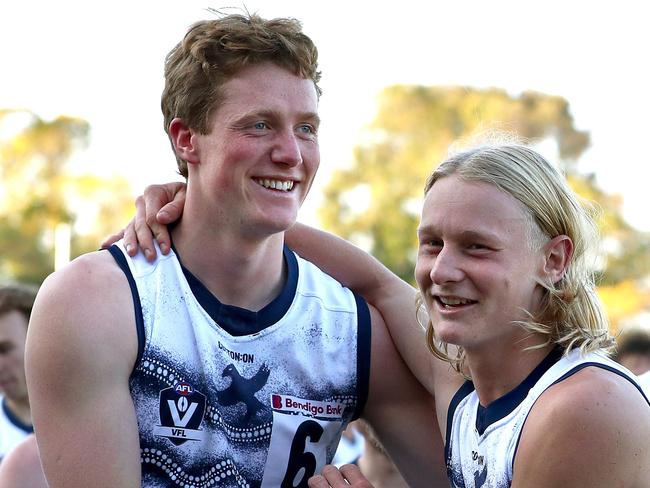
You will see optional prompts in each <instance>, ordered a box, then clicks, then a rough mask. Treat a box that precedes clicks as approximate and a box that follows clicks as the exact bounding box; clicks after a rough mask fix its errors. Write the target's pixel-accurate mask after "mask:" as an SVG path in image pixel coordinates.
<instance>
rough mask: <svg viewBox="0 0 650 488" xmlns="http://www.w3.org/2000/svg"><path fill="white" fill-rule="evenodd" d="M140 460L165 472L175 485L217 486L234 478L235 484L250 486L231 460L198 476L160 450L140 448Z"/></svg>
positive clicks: (193, 486)
mask: <svg viewBox="0 0 650 488" xmlns="http://www.w3.org/2000/svg"><path fill="white" fill-rule="evenodd" d="M140 462H141V463H143V464H151V465H155V466H157V467H158V468H159V469H161V470H162V471H164V472H165V473H166V474H167V477H168V479H169V480H171V481H172V482H173V483H174V484H175V485H176V486H181V487H183V488H204V487H209V486H219V483H220V482H221V481H223V480H225V479H228V478H230V479H234V480H235V481H236V483H237V486H239V487H241V488H250V485H249V484H248V483H247V482H246V480H245V479H244V478H243V477H242V476H241V475H240V474H239V471H238V470H237V467H236V466H234V465H233V463H232V461H230V460H229V459H228V460H225V461H221V462H220V463H218V464H217V465H216V466H212V467H211V468H210V469H209V470H208V471H207V472H206V473H205V474H202V475H200V476H195V475H190V474H187V473H186V472H185V471H183V468H181V467H180V466H179V465H178V463H176V462H173V461H172V459H171V458H170V457H168V456H167V455H166V454H164V453H163V452H162V451H160V450H155V449H148V448H144V449H142V450H141V456H140Z"/></svg>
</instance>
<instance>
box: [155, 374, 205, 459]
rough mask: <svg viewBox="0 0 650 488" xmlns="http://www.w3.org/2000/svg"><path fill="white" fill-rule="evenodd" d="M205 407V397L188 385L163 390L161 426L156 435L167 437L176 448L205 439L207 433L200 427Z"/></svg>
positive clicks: (158, 427)
mask: <svg viewBox="0 0 650 488" xmlns="http://www.w3.org/2000/svg"><path fill="white" fill-rule="evenodd" d="M205 407H206V399H205V395H203V393H201V392H200V391H198V390H196V389H195V388H193V387H192V385H190V384H188V383H177V384H176V385H174V386H172V387H169V388H165V389H164V390H161V391H160V407H159V413H160V425H158V426H156V427H154V434H155V435H157V436H161V437H166V438H167V439H169V441H170V442H171V443H172V444H174V445H176V446H180V445H181V444H184V443H185V442H187V441H199V440H201V439H203V438H204V436H205V432H204V431H203V430H201V428H200V427H201V423H202V422H203V416H204V414H205Z"/></svg>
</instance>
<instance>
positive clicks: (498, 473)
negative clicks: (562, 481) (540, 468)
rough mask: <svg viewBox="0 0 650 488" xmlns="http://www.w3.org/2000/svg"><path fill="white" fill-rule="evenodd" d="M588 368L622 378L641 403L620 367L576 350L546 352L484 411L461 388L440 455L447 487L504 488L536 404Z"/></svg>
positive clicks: (597, 354) (470, 387) (468, 384)
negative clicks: (563, 353) (555, 388)
mask: <svg viewBox="0 0 650 488" xmlns="http://www.w3.org/2000/svg"><path fill="white" fill-rule="evenodd" d="M588 366H595V367H599V368H604V369H607V370H609V371H612V372H614V373H616V374H619V375H621V376H623V377H624V378H626V379H628V380H629V381H630V382H631V383H633V384H634V385H635V386H636V387H637V388H638V389H639V392H640V394H641V395H644V397H645V394H644V393H643V391H642V389H641V387H640V386H639V384H638V383H637V381H636V377H635V376H634V375H633V374H632V373H631V372H630V371H628V370H627V369H625V368H624V367H623V366H621V365H619V364H618V363H616V362H614V361H613V360H611V359H609V358H608V357H607V356H605V355H604V354H602V353H600V352H594V353H589V354H586V355H581V354H580V351H578V350H573V351H571V352H570V353H569V354H568V355H567V356H562V354H561V352H560V351H559V350H556V351H553V352H551V353H550V354H549V355H548V357H546V359H544V361H542V362H541V363H540V364H539V365H538V366H537V368H536V369H535V370H534V371H533V372H532V373H531V374H530V375H529V376H528V378H526V379H525V380H524V381H523V382H522V383H521V384H520V385H519V386H518V387H517V388H515V389H514V390H513V391H511V392H509V393H507V394H506V395H504V396H503V397H501V398H499V399H497V400H495V401H494V402H492V403H491V404H490V405H488V406H487V407H483V406H481V405H480V404H479V401H478V396H477V394H476V391H475V390H474V385H473V384H472V383H471V382H469V381H468V382H466V383H465V384H464V385H463V386H462V387H461V388H460V389H459V390H458V392H457V393H456V395H455V396H454V398H453V399H452V402H451V404H450V406H449V412H448V417H447V440H446V445H445V454H446V459H447V474H448V476H449V480H450V482H451V486H452V487H455V488H481V487H485V488H488V487H489V488H505V487H509V486H510V483H511V482H512V469H513V465H514V459H515V456H516V454H517V446H518V444H519V438H520V435H521V431H522V428H523V426H524V423H525V422H526V418H527V417H528V414H529V412H530V410H531V409H532V407H533V405H534V404H535V402H536V400H537V399H538V398H539V397H540V395H541V394H542V393H544V391H546V389H547V388H549V387H550V386H552V385H554V384H556V383H558V382H560V381H562V380H564V379H566V378H568V377H569V376H571V375H572V374H574V373H576V372H577V371H579V370H581V369H582V368H585V367H588ZM646 401H647V398H646Z"/></svg>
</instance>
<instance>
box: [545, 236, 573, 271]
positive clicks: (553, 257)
mask: <svg viewBox="0 0 650 488" xmlns="http://www.w3.org/2000/svg"><path fill="white" fill-rule="evenodd" d="M572 257H573V241H572V240H571V238H570V237H569V236H565V235H559V236H555V237H554V238H553V239H551V240H550V241H548V242H547V243H546V244H545V245H544V275H545V276H546V278H547V279H548V280H550V281H551V282H552V283H557V282H558V281H560V280H561V279H562V277H563V276H564V273H565V272H566V270H567V268H568V267H569V264H570V263H571V258H572Z"/></svg>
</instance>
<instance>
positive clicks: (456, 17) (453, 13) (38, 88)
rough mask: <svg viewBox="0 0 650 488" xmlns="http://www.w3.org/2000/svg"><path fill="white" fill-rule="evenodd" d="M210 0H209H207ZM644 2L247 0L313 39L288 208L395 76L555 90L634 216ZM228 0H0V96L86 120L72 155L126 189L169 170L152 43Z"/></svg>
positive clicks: (646, 105) (642, 189)
mask: <svg viewBox="0 0 650 488" xmlns="http://www.w3.org/2000/svg"><path fill="white" fill-rule="evenodd" d="M221 2H223V3H221ZM645 3H646V2H644V1H632V0H619V1H617V2H571V1H566V0H560V1H558V0H547V1H545V2H531V1H526V0H512V1H510V0H507V1H506V0H491V1H489V2H486V1H480V0H477V1H462V0H454V1H449V0H445V1H442V0H426V1H425V0H422V1H415V0H401V1H399V2H395V3H392V2H390V3H389V2H376V1H372V2H365V1H349V0H348V1H345V2H342V1H340V0H330V1H327V2H309V1H304V0H303V1H292V0H249V1H247V2H245V5H246V7H247V8H248V10H249V11H257V12H259V13H260V14H261V15H262V16H264V17H276V16H291V17H295V18H297V19H299V20H301V21H302V22H303V24H304V29H305V32H306V33H307V34H308V35H309V36H310V37H312V39H313V40H314V41H315V42H316V45H317V46H318V48H319V53H320V66H321V70H322V72H323V80H322V87H323V90H324V94H323V97H322V98H321V106H320V111H321V117H322V119H323V126H322V129H321V133H320V141H321V151H322V163H321V170H320V174H319V176H318V180H319V183H320V185H319V184H317V185H315V186H314V188H313V190H312V194H311V196H310V198H309V199H308V200H309V202H308V204H307V205H306V208H305V209H304V211H303V213H302V214H301V220H305V221H311V220H312V219H311V216H312V215H313V210H314V208H315V207H316V206H317V205H318V204H319V203H320V195H319V194H320V191H319V189H320V188H321V186H322V184H324V183H325V182H326V181H327V179H328V173H329V172H330V171H331V170H332V169H333V168H335V167H337V166H339V165H343V164H348V163H349V162H350V160H351V158H352V147H353V145H354V143H355V140H356V139H357V137H358V136H359V133H360V130H361V129H362V127H363V125H364V124H366V123H367V122H369V121H370V120H371V119H372V117H373V115H374V103H375V97H376V95H377V93H378V92H379V91H380V90H381V88H382V87H384V86H387V85H390V84H395V83H417V84H442V85H451V84H457V85H468V86H474V87H489V86H496V87H500V88H504V89H506V90H508V91H509V92H511V93H513V94H518V93H520V92H521V91H522V90H525V89H533V90H537V91H541V92H544V93H548V94H552V95H561V96H563V97H565V98H566V99H567V100H569V102H570V104H571V111H572V114H573V116H574V118H575V121H576V125H577V126H578V128H580V129H583V130H588V131H590V133H591V138H592V146H591V149H590V150H589V151H588V152H587V153H586V154H585V155H584V156H583V158H582V159H581V161H580V166H579V167H580V168H581V169H583V170H589V171H596V174H597V178H598V181H599V182H600V184H601V185H602V186H603V187H604V188H605V189H606V190H607V191H609V192H616V193H621V194H622V195H623V196H624V211H625V215H626V216H627V218H628V220H629V221H630V222H631V223H632V224H634V225H636V226H637V227H640V228H642V229H646V230H650V214H649V213H647V212H646V211H645V208H647V206H648V204H647V201H648V198H647V197H646V193H647V192H648V188H647V184H646V178H645V176H646V175H647V168H648V167H650V161H649V159H650V157H649V156H648V154H649V152H648V151H647V149H645V147H646V146H644V144H645V142H644V141H645V140H646V138H647V137H648V136H647V127H648V123H647V120H648V117H649V116H650V115H649V114H650V74H649V73H648V71H649V70H648V69H647V65H648V59H649V55H648V53H649V46H650V30H648V29H647V19H648V15H647V13H646V12H645V10H644V9H643V8H642V6H643V5H644V4H645ZM241 5H242V2H241V0H233V1H228V2H224V0H217V3H210V0H182V1H180V0H175V1H170V0H157V1H151V0H130V1H128V2H127V1H125V0H113V1H111V2H101V3H100V2H91V1H90V2H89V1H84V2H81V1H73V0H60V1H45V0H43V1H36V2H35V1H30V0H22V1H21V2H5V3H4V4H3V6H2V7H0V52H1V56H0V59H1V60H2V68H1V74H0V108H27V109H30V110H32V111H34V112H36V113H37V114H38V115H40V116H41V117H43V118H46V119H49V118H53V117H55V116H57V115H59V114H67V115H73V116H78V117H82V118H84V119H86V120H88V122H90V124H91V126H92V139H91V143H90V147H89V148H88V150H87V151H86V152H85V153H84V154H83V155H82V156H81V157H80V158H79V160H80V161H82V162H83V163H84V164H92V168H93V169H94V170H96V171H98V172H101V173H103V174H110V173H119V174H124V175H128V176H129V178H130V179H131V181H132V182H133V187H134V190H135V191H138V192H139V191H141V190H142V189H143V188H144V186H145V185H146V184H147V183H153V182H164V181H169V180H173V179H176V178H177V177H176V176H175V168H176V164H175V161H174V158H173V156H172V152H171V149H170V148H169V143H168V141H167V138H166V136H165V134H164V132H163V130H162V116H161V113H160V103H159V101H160V92H161V90H162V85H163V81H162V68H163V59H164V56H165V54H166V53H167V52H168V51H169V50H170V49H171V48H172V47H173V46H174V44H176V42H178V41H179V40H180V39H181V38H182V36H183V34H184V33H185V31H186V29H187V27H188V26H189V25H190V24H192V23H193V22H194V21H196V20H200V19H203V18H209V17H210V15H211V14H209V13H208V12H207V11H206V7H214V8H221V7H224V6H228V7H238V6H241ZM379 5H382V6H379Z"/></svg>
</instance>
